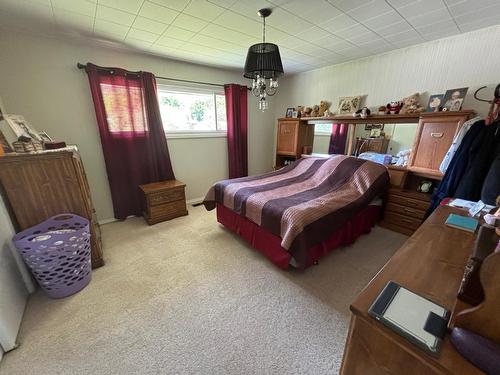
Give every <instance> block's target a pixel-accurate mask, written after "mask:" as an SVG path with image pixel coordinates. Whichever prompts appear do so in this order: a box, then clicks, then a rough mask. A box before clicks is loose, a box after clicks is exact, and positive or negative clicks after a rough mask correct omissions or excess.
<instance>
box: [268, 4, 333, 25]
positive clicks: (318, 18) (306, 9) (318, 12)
mask: <svg viewBox="0 0 500 375" xmlns="http://www.w3.org/2000/svg"><path fill="white" fill-rule="evenodd" d="M282 7H283V8H284V9H286V10H288V11H289V12H291V13H293V14H295V15H297V16H300V17H302V18H305V19H307V20H310V21H311V22H313V23H314V24H320V23H322V22H325V21H327V20H330V19H332V18H333V17H336V16H339V15H340V14H342V11H341V10H339V9H337V8H335V7H334V6H332V4H330V3H328V2H326V1H325V0H309V1H304V0H294V1H289V2H286V3H284V4H283V5H282ZM271 17H272V16H271Z"/></svg>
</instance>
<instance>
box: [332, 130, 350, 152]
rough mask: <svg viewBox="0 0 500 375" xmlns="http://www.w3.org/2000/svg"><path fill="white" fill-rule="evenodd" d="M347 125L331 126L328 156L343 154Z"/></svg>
mask: <svg viewBox="0 0 500 375" xmlns="http://www.w3.org/2000/svg"><path fill="white" fill-rule="evenodd" d="M347 129H348V125H347V124H333V125H332V135H331V136H330V145H329V147H328V153H329V154H344V153H345V142H346V140H347Z"/></svg>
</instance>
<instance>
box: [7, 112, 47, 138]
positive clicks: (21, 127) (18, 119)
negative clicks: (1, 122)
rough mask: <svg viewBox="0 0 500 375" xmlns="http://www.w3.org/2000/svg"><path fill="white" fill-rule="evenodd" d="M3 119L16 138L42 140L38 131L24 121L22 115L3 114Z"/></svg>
mask: <svg viewBox="0 0 500 375" xmlns="http://www.w3.org/2000/svg"><path fill="white" fill-rule="evenodd" d="M4 119H5V120H6V121H7V123H8V124H9V126H10V128H11V129H12V131H13V132H14V133H15V135H16V138H17V139H19V138H20V137H24V138H31V139H34V140H37V141H42V138H41V137H40V136H39V135H38V132H37V131H36V130H35V129H34V128H33V127H32V126H31V124H30V123H29V122H28V121H26V119H25V118H24V117H23V116H21V115H4Z"/></svg>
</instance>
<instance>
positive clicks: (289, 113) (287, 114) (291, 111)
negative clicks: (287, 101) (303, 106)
mask: <svg viewBox="0 0 500 375" xmlns="http://www.w3.org/2000/svg"><path fill="white" fill-rule="evenodd" d="M293 111H295V108H287V109H286V113H285V117H286V118H291V117H293Z"/></svg>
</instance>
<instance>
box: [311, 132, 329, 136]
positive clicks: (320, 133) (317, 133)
mask: <svg viewBox="0 0 500 375" xmlns="http://www.w3.org/2000/svg"><path fill="white" fill-rule="evenodd" d="M314 135H315V136H316V135H317V136H320V137H329V136H331V135H332V133H325V132H314Z"/></svg>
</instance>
